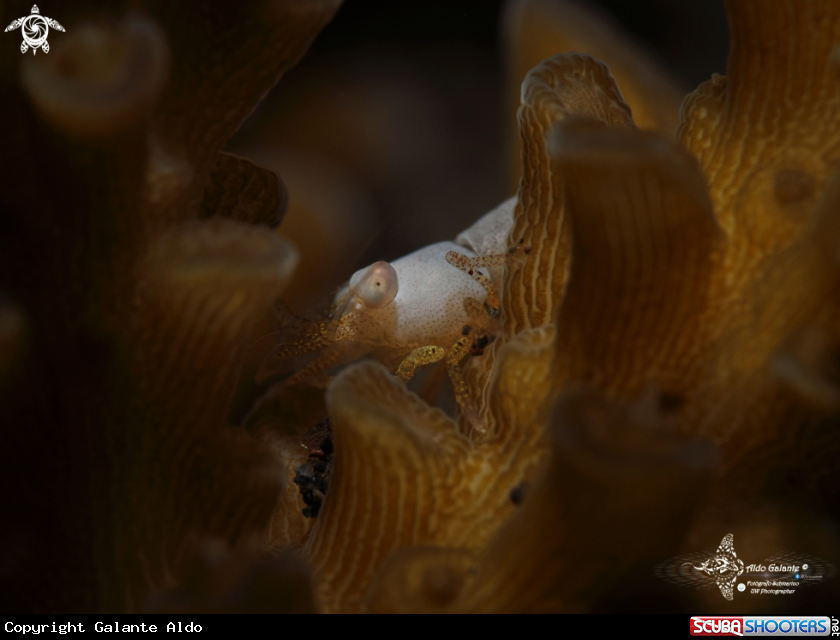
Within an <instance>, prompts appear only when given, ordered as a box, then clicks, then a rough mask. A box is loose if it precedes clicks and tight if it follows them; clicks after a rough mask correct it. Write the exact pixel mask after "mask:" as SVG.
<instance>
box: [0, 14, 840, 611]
mask: <svg viewBox="0 0 840 640" xmlns="http://www.w3.org/2000/svg"><path fill="white" fill-rule="evenodd" d="M144 6H145V8H146V9H145V12H142V13H139V12H131V11H124V7H112V8H111V9H109V10H108V11H105V10H104V9H101V8H97V7H98V4H97V3H93V4H92V5H91V6H90V7H87V8H86V7H84V6H81V5H79V6H75V7H74V8H73V9H72V10H71V9H69V8H68V9H67V14H66V15H62V16H60V17H61V19H62V22H63V23H64V24H66V25H67V32H66V33H65V34H56V35H57V36H58V35H60V36H61V37H60V38H59V37H56V38H55V39H54V40H55V41H54V42H53V43H51V45H50V46H51V50H50V52H49V55H48V56H46V55H39V56H27V57H26V58H21V59H18V58H9V57H0V83H2V89H3V95H4V98H5V99H6V112H7V113H6V120H5V123H4V127H3V130H2V134H0V136H2V139H1V140H0V142H1V143H2V145H3V149H4V150H5V152H6V153H5V154H4V155H3V156H2V158H0V163H2V164H0V167H1V168H2V171H3V175H4V176H7V177H9V176H12V177H13V178H14V179H8V178H7V180H6V181H5V182H4V185H3V187H2V189H0V291H1V293H0V406H2V409H3V415H4V422H3V429H2V435H3V437H4V446H3V448H2V451H1V452H0V469H2V473H3V476H2V479H1V480H2V484H0V486H2V488H3V494H2V503H0V507H2V509H3V513H4V514H6V515H7V517H6V519H5V521H4V526H3V527H2V528H0V554H2V555H0V580H2V583H3V585H4V587H5V589H4V592H5V593H8V594H10V595H9V596H8V599H7V601H6V607H7V609H9V610H12V611H28V610H36V611H50V612H58V611H92V610H96V611H106V612H112V611H114V612H116V611H158V612H170V613H171V612H187V611H189V612H200V611H236V612H269V611H270V612H281V611H291V612H312V611H324V612H345V611H352V612H364V611H367V612H417V611H422V612H558V611H562V612H582V611H599V610H613V611H614V610H624V609H635V610H638V609H639V608H640V607H641V608H646V609H653V610H656V609H670V610H673V609H675V608H687V607H688V605H691V606H693V607H695V608H696V607H697V606H698V604H703V606H705V607H706V608H707V609H708V608H710V607H711V606H715V607H721V606H724V605H722V604H721V602H723V601H722V600H720V595H719V594H715V597H716V598H717V599H715V600H709V599H705V600H704V599H703V596H702V594H701V595H700V596H698V598H697V599H694V600H686V602H687V604H683V603H681V602H678V600H679V599H680V597H678V596H673V595H671V594H670V593H669V592H666V591H663V584H661V583H656V582H654V580H653V576H652V568H653V566H654V565H655V564H656V563H657V562H659V561H661V560H662V559H663V558H666V557H668V556H670V555H674V554H675V553H677V552H679V551H681V550H683V551H684V550H686V549H687V548H692V547H694V548H696V547H697V546H698V545H699V547H704V546H709V545H711V544H717V542H718V541H719V540H720V539H721V538H722V537H723V535H724V534H726V533H730V532H731V533H734V536H735V539H736V540H738V544H744V545H745V546H747V547H749V548H750V549H751V553H752V554H758V553H763V552H765V551H767V552H768V553H775V552H778V551H782V550H786V549H791V548H793V549H799V548H803V550H806V551H807V552H809V553H814V554H822V555H825V556H826V557H831V554H832V553H836V549H837V548H838V534H837V513H836V507H835V506H834V504H835V502H836V499H837V489H836V487H837V486H838V485H837V471H838V468H837V463H836V459H837V457H838V456H837V453H838V440H837V436H836V427H837V420H838V416H839V415H840V389H838V374H837V371H836V351H837V345H838V339H840V335H839V334H838V332H837V327H838V311H840V310H838V308H837V305H836V302H835V301H836V294H837V286H838V276H840V270H838V257H837V256H838V254H837V242H838V231H840V229H838V228H837V215H836V214H837V209H838V206H839V205H840V167H838V160H840V131H838V126H840V125H838V124H837V120H836V117H834V116H835V114H836V113H837V111H838V106H840V104H838V103H840V77H838V76H839V75H840V73H839V71H838V69H837V67H838V64H840V63H839V62H838V61H839V60H840V57H838V55H837V51H838V49H837V47H838V43H840V5H838V4H837V3H836V2H834V1H833V0H809V1H808V2H801V1H797V2H795V3H794V2H793V0H780V1H778V2H775V3H772V4H766V3H758V2H756V1H754V0H752V1H750V0H729V1H728V2H727V11H728V13H729V17H730V24H731V27H732V51H731V56H730V61H729V69H728V74H727V76H726V77H721V76H717V75H715V76H713V77H712V79H711V80H709V81H708V82H706V83H704V84H702V85H701V86H700V87H699V88H698V89H697V90H696V91H695V92H693V93H692V94H690V95H689V96H688V97H687V98H686V100H685V101H684V103H683V108H682V110H681V112H679V119H677V112H676V98H675V97H674V96H675V95H677V94H676V90H675V89H674V88H673V85H672V83H671V82H670V81H669V80H668V79H667V76H666V75H665V74H663V73H662V72H660V71H658V70H656V69H655V68H654V67H653V66H651V63H650V62H649V61H648V60H646V59H645V57H644V56H643V55H642V54H640V53H639V52H638V51H636V50H635V49H633V48H632V46H631V45H628V44H627V43H625V42H622V41H621V40H620V39H612V43H611V44H605V37H606V36H605V35H604V34H609V33H610V32H609V31H604V30H603V28H602V27H600V26H599V25H598V24H597V22H596V21H594V19H593V18H592V17H590V16H587V15H586V14H584V13H582V12H578V11H577V10H576V9H573V8H571V7H569V6H568V5H567V4H566V3H565V2H557V3H549V2H547V1H545V0H518V1H516V2H513V3H511V5H510V7H509V9H508V11H507V13H506V20H507V23H506V33H507V34H508V46H509V48H510V49H509V61H510V73H511V77H512V78H513V81H514V82H515V83H516V85H517V90H518V88H519V80H520V78H518V77H517V75H518V74H519V73H520V72H522V71H524V67H526V66H527V67H530V66H531V65H535V66H534V68H533V69H532V70H531V71H529V72H528V74H527V76H526V77H525V78H524V82H523V83H522V85H521V92H520V93H518V95H519V96H520V98H521V103H520V106H519V110H518V118H517V121H516V122H517V131H518V135H519V137H520V140H521V155H518V157H517V165H518V168H517V170H516V171H515V173H518V174H519V175H520V176H521V178H520V181H519V192H518V195H517V198H516V204H515V207H514V210H513V228H512V230H511V232H510V235H509V236H508V244H509V245H511V247H513V246H518V243H519V242H520V241H522V242H524V243H526V244H527V246H529V247H531V248H532V251H531V253H530V255H529V256H528V257H527V259H526V260H524V261H523V262H522V263H521V264H519V265H517V268H516V269H513V268H506V269H504V273H503V276H502V287H501V288H500V297H501V325H502V329H501V330H500V333H501V335H498V336H496V339H495V340H494V341H493V342H492V343H489V344H486V345H484V346H483V348H482V349H478V350H476V351H475V353H472V354H471V357H470V358H468V364H466V366H465V370H464V377H465V384H466V387H465V388H466V391H467V393H468V394H469V398H470V402H471V405H472V406H473V407H475V409H476V413H477V417H478V419H479V420H480V422H481V424H482V426H483V428H482V429H479V430H476V429H474V424H473V423H471V422H470V420H468V419H467V417H466V416H464V415H461V416H460V417H458V418H457V419H453V418H452V417H450V416H448V415H447V414H446V413H445V411H443V410H442V409H441V408H438V407H436V406H433V405H432V404H430V403H429V402H427V400H426V399H424V398H421V397H420V396H418V395H416V394H415V393H413V392H412V391H410V390H409V389H407V388H406V386H405V384H403V382H402V381H401V380H400V379H398V378H397V377H395V376H394V375H392V373H391V372H390V371H389V370H388V369H386V368H385V367H383V366H382V365H381V364H380V363H377V362H373V361H368V362H362V363H358V364H355V365H352V366H350V367H347V368H345V369H344V370H342V371H341V372H340V373H338V375H336V377H335V378H334V379H333V380H332V381H331V382H330V383H329V385H328V387H327V390H326V393H325V394H324V393H323V392H322V391H321V390H320V389H317V388H315V387H312V386H305V385H303V386H300V387H290V386H288V385H285V384H284V383H283V380H282V379H281V380H279V382H278V384H275V385H274V386H272V387H271V388H270V389H269V390H268V391H267V392H265V393H264V394H263V395H262V396H261V397H260V398H259V399H258V400H256V401H255V402H253V401H252V400H253V398H252V397H249V393H251V392H253V388H252V387H253V385H252V383H251V382H250V381H249V380H246V381H242V380H240V377H250V374H251V373H252V371H251V370H250V369H251V368H252V364H253V363H252V362H251V359H249V358H250V356H249V355H248V353H247V351H248V350H247V345H248V344H249V343H252V342H253V341H254V340H255V339H256V338H257V337H258V336H259V334H260V333H261V332H262V331H263V330H264V326H265V322H266V320H265V318H266V311H267V309H268V308H269V307H270V306H271V304H272V303H273V302H274V301H275V299H276V298H277V297H278V296H279V295H280V294H281V293H282V292H283V291H284V288H285V287H286V285H287V283H288V282H289V280H290V278H291V274H292V271H293V269H294V268H295V264H296V260H297V258H296V253H295V250H294V248H293V247H292V246H291V245H290V243H289V242H288V241H287V240H285V239H284V238H283V237H282V236H281V235H279V234H278V233H277V232H276V231H275V228H276V227H277V226H278V225H280V229H281V230H282V225H281V220H282V219H283V215H284V212H285V208H286V202H287V191H286V187H285V186H284V184H283V183H282V181H281V180H280V178H278V176H277V175H276V174H275V173H274V172H273V171H271V170H269V169H265V168H262V167H260V166H258V165H256V164H254V163H253V162H251V161H250V160H247V159H245V158H241V157H239V156H236V155H233V154H230V153H225V152H222V148H223V144H224V143H225V141H226V140H227V139H228V138H229V137H230V136H231V134H232V133H233V132H234V131H235V130H236V129H237V127H238V126H239V125H240V123H241V122H242V121H243V119H244V118H245V117H246V116H247V115H248V114H249V113H250V112H251V110H252V109H253V108H254V106H255V105H256V104H257V103H258V102H259V101H260V100H261V99H262V98H263V96H264V95H265V93H266V92H267V91H268V90H269V89H270V88H271V87H272V86H273V85H274V84H275V83H276V82H277V81H278V79H279V78H280V76H281V75H282V73H283V72H284V71H285V70H286V69H287V68H289V67H290V66H291V65H292V64H294V63H295V62H296V61H297V59H298V58H299V57H300V56H301V55H302V54H303V52H304V51H305V50H306V48H307V47H308V45H309V43H310V42H311V40H312V38H313V37H314V36H315V34H316V33H317V32H318V31H319V30H320V29H321V27H322V26H323V25H324V24H326V22H327V21H328V20H329V19H330V17H331V16H332V15H333V13H334V12H335V10H336V9H337V6H338V1H337V0H263V1H262V2H259V3H250V4H248V5H247V6H245V7H239V6H234V5H232V4H227V5H223V4H220V3H213V4H212V5H207V4H204V5H195V6H190V5H185V4H177V5H176V4H173V3H163V2H148V3H146V4H145V5H144ZM132 7H134V8H135V9H136V6H135V4H134V3H132ZM25 9H26V7H24V6H15V7H11V9H10V11H11V13H13V14H15V15H24V14H25ZM563 11H566V12H568V13H567V14H565V15H567V16H568V17H569V19H568V20H563V19H561V12H563ZM759 13H760V16H759V15H758V14H759ZM759 18H760V19H759ZM534 24H537V25H539V26H540V31H539V34H537V35H538V37H536V36H535V37H534V38H532V39H531V38H528V37H525V36H523V34H524V33H526V32H530V31H531V30H532V29H533V28H534ZM571 32H576V33H577V34H578V35H577V36H575V38H571V37H570V36H569V33H571ZM556 43H560V44H556ZM566 43H573V44H566ZM590 45H591V46H590ZM569 46H575V47H577V46H580V47H582V48H584V47H585V48H586V49H588V50H589V51H588V52H587V51H584V52H580V53H568V52H564V53H558V54H556V55H551V57H549V58H547V59H545V60H543V61H542V62H540V63H539V64H536V63H537V62H538V59H539V58H541V57H542V56H543V55H544V53H543V52H544V51H545V49H544V47H548V48H550V49H551V53H552V54H554V53H555V49H556V47H561V48H566V47H569ZM588 53H594V54H595V57H593V56H592V55H588ZM601 56H602V57H603V58H604V59H605V60H604V61H603V62H602V61H600V60H598V59H597V57H601ZM535 58H537V59H535ZM611 69H612V70H614V72H615V73H614V74H613V73H611V71H610V70H611ZM625 86H626V90H625ZM677 122H679V128H678V130H677V132H676V135H674V131H673V129H674V126H675V124H676V123H677ZM266 154H267V156H269V155H270V152H266ZM314 183H315V184H318V181H317V180H316V181H314ZM292 197H294V193H292ZM325 219H326V218H325ZM310 224H312V223H310ZM304 226H306V225H304ZM315 226H317V225H313V226H312V227H307V228H314V227H315ZM488 233H489V232H488ZM470 234H471V235H470ZM481 234H482V231H481V228H478V227H476V228H473V229H471V230H470V231H469V233H468V235H470V243H471V244H473V245H475V243H479V244H480V243H481V242H482V241H483V240H486V239H487V238H482V237H476V236H481ZM492 240H494V241H495V240H497V238H495V237H494V238H492ZM333 266H334V265H332V264H330V265H329V270H330V271H332V270H333ZM452 268H453V269H454V268H455V267H452ZM317 277H319V278H320V277H321V276H317ZM324 277H325V276H324ZM301 287H302V289H305V283H304V284H302V285H301ZM296 295H303V293H302V292H298V293H297V294H296ZM283 337H284V336H282V335H281V336H280V338H281V339H282V338H283ZM284 375H285V374H284ZM290 375H291V374H290ZM433 375H434V374H432V376H433ZM249 385H251V388H250V391H248V392H247V393H243V392H242V388H243V387H249ZM429 396H431V394H429ZM325 415H326V416H328V417H329V421H328V423H329V424H330V425H331V447H332V448H331V451H326V452H325V451H324V450H323V449H322V447H321V445H322V444H323V442H322V441H321V440H318V441H317V442H315V443H314V444H313V442H309V446H310V450H309V451H307V449H305V448H304V447H301V446H300V445H301V438H302V437H303V438H304V439H305V438H306V436H305V433H306V432H307V430H308V429H310V428H311V427H313V426H315V425H316V424H321V425H324V424H327V423H326V422H323V419H324V416H325ZM319 437H320V436H319ZM304 444H306V442H304ZM328 449H329V447H328ZM319 463H323V464H322V465H321V466H317V467H316V465H318V464H319ZM316 480H317V482H316ZM295 481H296V482H297V484H298V485H300V486H301V487H302V488H303V489H304V493H307V492H308V493H307V500H308V503H307V504H306V505H304V502H303V500H302V499H301V496H300V495H299V490H298V486H296V485H295ZM325 491H326V493H325ZM324 493H325V495H324ZM316 503H317V507H315V508H313V507H314V505H315V504H316ZM304 509H306V515H309V516H317V518H315V519H313V518H307V517H305V516H304V513H303V512H304ZM786 514H793V515H794V516H795V517H785V516H786ZM724 527H725V530H722V528H724ZM806 544H807V548H805V547H806ZM800 545H802V547H800ZM657 585H658V586H657ZM830 589H831V587H826V588H825V589H823V591H820V590H819V589H818V588H814V589H812V590H811V593H813V594H814V595H812V596H809V597H810V598H811V599H810V600H804V601H802V602H805V603H806V604H807V605H808V606H816V605H818V604H820V602H821V601H820V600H819V598H821V597H822V598H825V600H824V601H825V602H829V601H830V597H831V594H832V593H833V592H832V591H831V590H830ZM628 594H629V595H628ZM820 594H823V595H820ZM686 598H688V596H686ZM786 604H787V603H778V602H773V603H765V602H758V603H754V604H752V605H750V604H749V603H748V604H747V605H744V604H743V603H739V604H738V606H739V607H740V609H739V611H742V612H743V610H744V609H745V608H746V607H749V606H753V607H755V608H756V610H762V611H768V610H772V609H773V607H777V608H778V607H779V606H780V605H786ZM725 606H729V605H725ZM803 606H804V605H803ZM695 610H696V609H695Z"/></svg>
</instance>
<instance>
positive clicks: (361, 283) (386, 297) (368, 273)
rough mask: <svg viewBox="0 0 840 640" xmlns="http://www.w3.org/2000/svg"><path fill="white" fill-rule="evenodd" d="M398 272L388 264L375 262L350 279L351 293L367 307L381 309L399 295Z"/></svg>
mask: <svg viewBox="0 0 840 640" xmlns="http://www.w3.org/2000/svg"><path fill="white" fill-rule="evenodd" d="M398 289H399V282H398V281H397V272H396V270H395V269H394V267H392V266H391V265H390V264H388V263H387V262H374V263H373V264H372V265H370V266H369V267H368V268H367V269H362V270H361V271H357V272H356V273H355V274H354V275H353V277H352V278H351V279H350V291H351V292H352V293H353V295H354V296H355V297H356V298H357V299H358V300H359V301H360V302H361V303H363V304H364V305H365V306H366V307H369V308H371V309H381V308H382V307H384V306H387V305H388V304H390V302H391V301H392V300H393V299H394V297H395V296H396V295H397V290H398Z"/></svg>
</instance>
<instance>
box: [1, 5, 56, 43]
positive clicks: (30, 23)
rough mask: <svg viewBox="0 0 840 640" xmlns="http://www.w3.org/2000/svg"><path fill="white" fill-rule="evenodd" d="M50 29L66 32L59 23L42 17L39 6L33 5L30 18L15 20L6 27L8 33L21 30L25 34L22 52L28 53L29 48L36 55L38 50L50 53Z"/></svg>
mask: <svg viewBox="0 0 840 640" xmlns="http://www.w3.org/2000/svg"><path fill="white" fill-rule="evenodd" d="M50 27H52V28H53V29H55V30H56V31H64V27H62V26H61V25H60V24H58V22H56V21H55V20H53V19H52V18H47V17H45V16H42V15H41V12H40V11H39V10H38V5H37V4H33V5H32V13H31V14H30V15H28V16H24V17H22V18H18V19H17V20H14V21H13V22H12V24H10V25H9V26H8V27H6V32H7V33H8V32H9V31H14V30H15V29H20V30H21V31H22V32H23V43H22V44H21V45H20V52H21V53H26V52H27V51H28V50H29V48H30V47H31V48H32V53H33V54H34V53H35V52H36V51H37V50H38V48H39V47H40V48H41V49H43V50H44V53H49V52H50V43H49V42H47V36H48V35H49V33H50Z"/></svg>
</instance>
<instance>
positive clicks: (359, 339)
mask: <svg viewBox="0 0 840 640" xmlns="http://www.w3.org/2000/svg"><path fill="white" fill-rule="evenodd" d="M515 202H516V199H515V198H511V199H509V200H507V201H505V202H504V203H502V204H501V205H499V206H498V207H497V208H496V209H494V210H493V211H491V212H490V213H488V214H486V215H485V216H483V217H482V218H480V219H479V220H478V221H477V222H476V223H475V224H474V225H473V226H471V227H470V228H469V229H467V230H466V231H464V232H462V233H461V234H459V235H458V237H457V239H456V241H455V242H451V241H446V242H438V243H436V244H432V245H429V246H427V247H424V248H422V249H419V250H417V251H415V252H414V253H411V254H409V255H407V256H404V257H402V258H400V259H398V260H395V261H394V262H392V263H388V262H382V261H380V262H375V263H373V264H372V265H370V266H368V267H366V268H364V269H361V270H359V271H357V272H356V273H355V274H353V276H352V277H351V278H350V281H349V282H348V283H347V284H346V285H345V286H344V287H342V288H341V290H339V292H338V294H337V295H336V297H335V300H334V303H333V304H332V306H331V308H330V310H329V312H328V313H327V314H326V317H325V318H324V319H322V320H318V321H309V322H307V321H303V322H302V323H301V324H299V325H298V326H297V327H290V326H289V325H290V323H289V322H288V321H287V322H286V325H285V327H284V328H283V329H285V331H284V330H283V329H281V333H284V334H285V335H286V336H287V339H286V340H285V342H283V343H282V344H281V345H280V346H279V347H277V349H276V351H275V353H274V357H275V358H278V359H285V358H289V357H293V356H298V355H303V354H307V353H311V352H315V351H320V352H321V353H320V354H319V355H318V357H316V358H315V359H314V360H313V361H312V362H310V363H309V364H308V365H307V366H305V367H304V368H303V369H301V370H300V371H298V372H297V373H295V374H294V375H292V376H291V377H290V378H288V380H287V381H286V382H287V384H294V383H296V382H300V381H301V380H303V379H305V378H308V377H309V376H311V375H313V374H315V373H316V372H318V371H320V370H322V369H324V368H326V367H329V366H332V365H335V364H339V363H341V362H347V361H349V360H352V359H356V358H358V357H361V356H363V355H372V356H373V357H374V358H376V359H378V360H380V361H381V362H383V363H384V364H385V365H386V366H388V367H390V368H391V370H392V371H393V372H394V374H395V375H396V376H398V377H399V378H400V379H402V380H403V381H404V382H408V381H410V380H411V379H412V378H413V377H414V375H415V372H416V371H417V369H418V368H419V367H422V366H425V365H428V364H432V363H434V362H439V361H441V360H445V362H446V367H447V371H448V373H449V377H450V379H451V380H452V384H453V386H454V389H455V397H456V399H457V401H458V404H459V406H460V407H461V410H462V411H463V412H465V413H467V415H468V416H470V417H475V412H474V411H473V410H472V408H471V406H470V402H469V397H468V395H467V387H466V383H465V381H464V377H463V375H462V373H461V369H460V362H461V360H463V358H464V357H465V356H467V355H468V354H469V353H471V352H473V353H475V352H476V351H480V349H481V347H482V346H483V345H484V344H486V343H487V341H488V339H490V338H492V337H493V336H495V335H496V334H498V332H499V331H500V323H499V313H500V301H499V294H498V292H497V291H498V282H499V281H500V277H501V271H502V269H503V268H505V267H513V266H516V265H518V264H520V263H521V262H522V260H524V259H525V257H526V256H527V255H528V253H529V252H530V247H528V246H525V245H524V243H523V242H522V241H519V242H514V243H513V245H512V246H511V247H508V234H509V232H510V229H511V226H512V222H513V207H514V205H515ZM298 320H299V319H298ZM289 335H292V336H293V337H292V338H291V339H288V336H289Z"/></svg>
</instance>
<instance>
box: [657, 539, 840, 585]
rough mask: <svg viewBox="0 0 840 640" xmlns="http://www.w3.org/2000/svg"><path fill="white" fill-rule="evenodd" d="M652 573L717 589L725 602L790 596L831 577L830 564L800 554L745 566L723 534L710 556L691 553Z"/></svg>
mask: <svg viewBox="0 0 840 640" xmlns="http://www.w3.org/2000/svg"><path fill="white" fill-rule="evenodd" d="M654 573H655V574H656V575H657V576H659V577H660V578H662V579H663V580H666V581H668V582H671V583H672V584H677V585H680V586H684V587H694V588H696V589H709V588H713V587H717V588H718V589H719V590H720V593H721V595H722V596H723V597H724V598H726V599H727V600H734V599H735V593H736V592H737V593H743V594H745V595H790V594H792V593H795V591H796V590H797V589H799V588H801V587H810V586H813V585H816V584H821V583H822V582H823V581H825V580H828V579H829V578H832V577H834V574H835V573H836V570H835V567H834V565H833V564H831V563H830V562H826V561H825V560H823V559H822V558H817V557H814V556H806V555H804V554H800V553H780V554H776V555H775V556H773V557H771V558H767V559H766V560H764V561H763V562H760V563H751V564H745V563H744V561H743V560H741V559H740V558H739V557H738V555H737V554H736V553H735V536H734V535H733V534H731V533H727V534H726V535H725V536H724V537H723V540H721V542H720V546H718V548H717V551H715V552H714V553H692V554H688V555H684V556H679V557H676V558H671V559H670V560H667V561H665V562H663V563H661V564H659V565H658V566H657V567H656V569H655V570H654Z"/></svg>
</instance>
